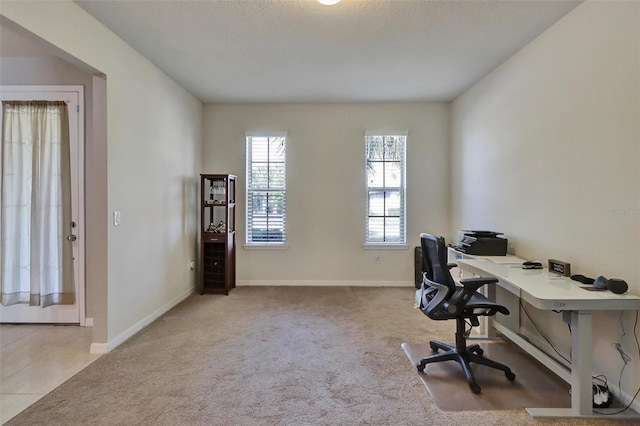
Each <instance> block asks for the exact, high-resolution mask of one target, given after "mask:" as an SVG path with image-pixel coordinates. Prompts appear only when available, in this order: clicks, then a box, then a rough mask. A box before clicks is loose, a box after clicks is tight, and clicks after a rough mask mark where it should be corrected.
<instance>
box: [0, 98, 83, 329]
mask: <svg viewBox="0 0 640 426" xmlns="http://www.w3.org/2000/svg"><path fill="white" fill-rule="evenodd" d="M0 97H1V98H2V100H3V101H9V100H13V101H63V102H65V103H66V104H67V110H68V119H69V154H70V172H71V173H70V174H71V176H70V177H71V191H70V192H71V221H70V223H68V224H66V225H68V226H67V227H66V228H65V229H67V230H68V232H66V233H65V235H64V237H65V238H64V244H69V245H70V246H71V257H72V269H73V277H74V280H73V288H74V297H73V303H72V304H54V305H50V306H47V307H45V308H42V307H40V306H30V305H29V304H25V303H18V304H13V305H9V306H4V305H0V322H2V323H50V324H51V323H65V324H79V325H81V326H84V325H85V316H86V315H85V280H84V272H85V271H84V270H85V265H84V262H85V260H84V240H85V238H84V236H85V235H84V224H85V220H84V88H83V86H0ZM0 117H1V115H0ZM0 120H1V118H0Z"/></svg>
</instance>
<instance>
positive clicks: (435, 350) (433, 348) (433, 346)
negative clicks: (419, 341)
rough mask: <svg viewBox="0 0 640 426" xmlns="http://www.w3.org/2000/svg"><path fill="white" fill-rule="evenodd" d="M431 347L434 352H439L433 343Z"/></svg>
mask: <svg viewBox="0 0 640 426" xmlns="http://www.w3.org/2000/svg"><path fill="white" fill-rule="evenodd" d="M429 346H431V350H432V351H434V352H438V347H437V346H436V345H434V344H433V343H430V344H429Z"/></svg>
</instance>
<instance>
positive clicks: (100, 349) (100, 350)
mask: <svg viewBox="0 0 640 426" xmlns="http://www.w3.org/2000/svg"><path fill="white" fill-rule="evenodd" d="M194 292H195V289H194V288H190V289H188V290H187V291H185V292H183V293H182V294H180V295H179V296H178V297H175V298H173V299H172V300H170V301H169V302H168V303H166V304H165V305H164V306H162V307H160V308H159V309H157V310H156V311H155V312H153V313H152V314H150V315H147V316H146V317H145V318H143V319H141V320H140V321H138V322H137V323H136V324H134V325H132V326H131V327H129V328H128V329H126V330H125V331H123V332H122V333H120V334H119V335H118V336H116V337H115V338H114V339H112V340H109V341H108V342H107V343H92V344H91V347H90V349H89V352H90V353H92V354H106V353H108V352H111V351H112V350H114V349H115V348H117V347H118V346H120V345H121V344H122V343H124V342H125V341H126V340H127V339H129V338H130V337H132V336H133V335H135V334H136V333H137V332H139V331H140V330H142V329H143V328H145V327H146V326H148V325H149V324H151V323H152V322H153V321H155V320H156V319H158V318H159V317H160V316H161V315H163V314H164V313H166V312H167V311H169V310H170V309H171V308H173V307H174V306H176V305H177V304H178V303H180V302H182V301H183V300H184V299H186V298H187V297H189V296H191V294H193V293H194Z"/></svg>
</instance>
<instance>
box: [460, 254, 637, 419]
mask: <svg viewBox="0 0 640 426" xmlns="http://www.w3.org/2000/svg"><path fill="white" fill-rule="evenodd" d="M456 263H457V264H458V267H459V268H460V269H462V270H464V271H468V272H471V273H474V274H477V275H480V276H493V277H496V278H498V280H499V281H498V285H499V286H501V287H502V288H504V289H506V290H507V291H508V292H510V293H512V294H514V295H515V296H517V297H518V298H520V299H522V300H524V301H526V302H527V303H529V304H531V305H532V306H534V307H535V308H538V309H542V310H556V311H563V319H564V320H565V322H567V323H568V324H569V325H570V327H571V372H570V373H568V372H567V371H566V370H565V369H564V367H563V366H561V365H560V364H558V363H557V362H556V361H555V360H553V359H552V358H551V357H549V356H547V355H546V354H544V353H543V352H542V351H540V350H539V349H537V348H535V346H533V345H532V344H531V343H529V342H528V341H526V340H525V339H523V338H522V337H520V336H519V335H518V330H513V329H512V328H510V327H504V326H501V325H500V324H499V323H498V322H496V321H494V322H493V326H494V327H495V328H496V329H497V330H498V331H500V332H501V333H503V334H504V335H505V336H506V337H508V338H509V339H510V340H512V341H514V342H515V343H516V344H518V345H519V346H521V347H522V348H524V349H525V350H527V351H528V352H529V353H531V354H532V355H533V356H534V357H536V358H538V360H540V361H542V362H543V363H544V364H545V365H546V366H547V367H549V368H550V369H551V370H552V371H554V372H555V373H557V374H559V375H560V376H561V377H563V378H564V379H565V380H567V381H569V382H570V383H571V389H572V393H571V408H527V412H528V413H529V414H530V415H531V416H532V417H536V418H546V417H547V418H554V417H574V418H577V417H582V418H585V417H589V418H591V417H603V418H609V419H611V418H618V419H620V418H634V419H638V418H640V416H639V415H638V414H637V413H635V412H633V411H631V412H630V413H629V411H630V410H627V411H626V412H625V413H622V414H618V415H615V416H612V415H600V414H598V413H595V412H594V411H593V408H592V404H593V399H592V393H591V392H592V373H593V368H592V359H591V350H592V348H591V331H592V324H591V311H596V310H638V309H640V297H639V296H633V295H628V294H625V295H619V294H614V293H611V292H610V291H589V290H585V289H584V288H583V287H591V286H586V285H583V284H581V283H579V282H576V281H572V280H571V279H569V278H566V277H553V278H552V277H550V275H549V271H548V270H546V269H528V270H527V269H522V268H521V267H520V265H507V264H498V263H494V262H491V261H488V260H479V259H458V260H457V261H456ZM517 312H518V313H519V308H518V311H517ZM511 313H512V315H513V314H515V312H513V310H512V309H511ZM550 363H551V364H550ZM598 411H601V412H609V413H612V412H615V411H618V410H616V409H598Z"/></svg>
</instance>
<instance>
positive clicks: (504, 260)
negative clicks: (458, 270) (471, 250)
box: [478, 256, 526, 265]
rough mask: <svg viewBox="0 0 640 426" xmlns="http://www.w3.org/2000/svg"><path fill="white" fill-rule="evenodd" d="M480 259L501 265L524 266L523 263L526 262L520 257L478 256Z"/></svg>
mask: <svg viewBox="0 0 640 426" xmlns="http://www.w3.org/2000/svg"><path fill="white" fill-rule="evenodd" d="M478 257H479V258H480V259H485V260H489V261H491V262H493V263H498V264H501V265H522V262H526V260H524V259H521V258H519V257H518V256H478Z"/></svg>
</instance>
